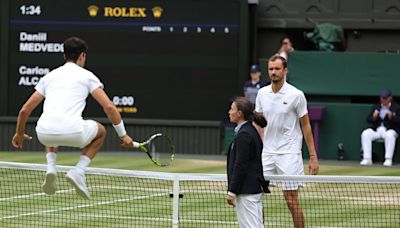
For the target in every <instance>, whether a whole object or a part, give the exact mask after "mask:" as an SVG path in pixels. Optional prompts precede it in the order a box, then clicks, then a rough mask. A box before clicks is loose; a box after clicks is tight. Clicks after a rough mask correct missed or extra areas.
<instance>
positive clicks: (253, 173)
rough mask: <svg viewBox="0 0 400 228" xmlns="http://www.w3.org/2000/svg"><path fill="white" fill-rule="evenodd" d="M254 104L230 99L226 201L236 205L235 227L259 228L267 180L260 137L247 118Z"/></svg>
mask: <svg viewBox="0 0 400 228" xmlns="http://www.w3.org/2000/svg"><path fill="white" fill-rule="evenodd" d="M253 115H254V107H253V105H252V104H251V102H250V101H249V100H248V99H246V98H245V97H237V98H235V99H234V100H233V102H232V104H231V108H230V110H229V119H230V121H231V122H232V123H235V124H236V128H235V138H234V139H233V141H232V143H231V145H230V146H229V150H228V156H227V172H228V195H227V198H226V199H227V203H228V204H229V205H232V206H237V207H236V212H237V218H238V222H239V227H241V228H247V227H254V228H263V227H264V224H263V206H262V197H263V193H262V192H263V191H264V192H269V191H268V182H267V181H265V179H264V177H263V173H262V165H261V151H262V147H263V144H262V140H261V138H260V136H259V135H258V132H257V130H256V128H255V127H254V126H253V123H252V122H251V121H250V120H251V119H252V118H253Z"/></svg>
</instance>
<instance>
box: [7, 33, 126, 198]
mask: <svg viewBox="0 0 400 228" xmlns="http://www.w3.org/2000/svg"><path fill="white" fill-rule="evenodd" d="M87 49H88V47H87V45H86V42H85V41H84V40H82V39H80V38H78V37H71V38H68V39H66V40H65V41H64V58H65V61H66V63H65V64H64V65H63V66H60V67H58V68H57V69H54V70H53V71H51V72H50V73H48V74H46V75H45V76H44V77H43V78H41V79H40V81H39V83H38V84H37V85H36V87H35V92H33V94H32V95H31V96H30V97H29V99H28V100H27V101H26V103H25V104H24V105H23V106H22V108H21V110H20V111H19V115H18V119H17V126H16V133H15V135H14V137H13V139H12V144H13V146H14V147H15V148H22V144H23V141H24V140H30V139H32V137H30V136H29V135H27V134H25V125H26V121H27V119H28V117H29V116H30V114H31V112H32V111H33V110H34V109H35V108H36V107H37V106H38V105H39V104H40V103H41V102H42V101H43V100H44V104H43V113H42V114H41V116H40V118H39V120H38V121H37V125H36V133H37V137H38V140H39V141H40V142H41V143H42V144H43V145H44V146H45V147H46V159H47V172H46V176H45V180H44V183H43V185H42V189H43V191H44V192H45V193H46V194H49V195H53V194H55V193H56V190H57V186H56V179H57V169H56V153H57V151H58V147H59V146H69V147H78V148H82V155H81V156H80V160H79V161H78V163H77V164H76V166H75V167H74V168H73V169H71V170H69V171H68V172H67V174H66V179H67V181H68V182H70V183H71V184H72V185H73V186H74V187H75V190H76V192H77V194H79V195H80V196H82V197H84V198H86V199H89V198H90V193H89V190H88V188H87V186H86V180H85V169H86V168H87V167H88V166H89V163H90V162H91V160H92V159H93V158H94V156H95V155H96V153H97V151H98V150H99V149H100V148H101V146H102V144H103V142H104V139H105V136H106V129H105V127H104V126H103V125H101V124H100V123H98V122H96V121H94V120H84V119H83V117H82V112H83V110H84V108H85V106H86V98H87V97H88V95H89V94H91V95H92V97H93V98H94V99H95V100H96V101H97V102H98V103H99V104H100V105H101V106H102V107H103V110H104V112H105V113H106V115H107V117H108V119H109V120H110V122H111V123H112V124H113V126H114V128H115V130H116V132H117V134H118V136H119V137H120V140H121V143H122V146H123V147H126V148H129V147H132V146H133V141H132V139H131V137H130V136H129V135H128V134H126V130H125V126H124V123H123V121H122V119H121V115H120V113H119V112H118V110H117V108H116V107H115V105H114V103H113V102H112V101H111V100H110V99H109V97H108V95H107V94H106V93H105V91H104V90H103V84H102V83H101V82H100V80H99V79H98V78H97V77H96V76H95V75H94V74H93V73H92V72H90V71H88V70H86V69H84V68H83V67H84V65H85V61H86V52H87Z"/></svg>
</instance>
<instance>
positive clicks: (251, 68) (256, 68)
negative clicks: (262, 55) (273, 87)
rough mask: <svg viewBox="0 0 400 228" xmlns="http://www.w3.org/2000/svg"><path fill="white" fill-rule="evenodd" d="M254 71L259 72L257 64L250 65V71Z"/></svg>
mask: <svg viewBox="0 0 400 228" xmlns="http://www.w3.org/2000/svg"><path fill="white" fill-rule="evenodd" d="M256 72H261V69H260V67H259V66H258V65H252V66H251V67H250V73H256Z"/></svg>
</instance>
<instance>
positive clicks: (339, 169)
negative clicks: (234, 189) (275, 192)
mask: <svg viewBox="0 0 400 228" xmlns="http://www.w3.org/2000/svg"><path fill="white" fill-rule="evenodd" d="M225 158H226V157H225V156H213V155H211V156H207V155H202V156H200V155H192V156H190V155H180V154H177V155H176V157H175V160H174V162H173V164H172V165H171V166H169V167H157V166H155V165H153V163H152V162H151V161H150V160H149V159H148V158H147V156H146V155H145V154H144V153H132V152H128V151H127V152H126V153H124V152H118V153H111V152H109V153H107V152H99V153H98V154H97V156H96V157H95V158H94V159H93V161H92V163H91V165H90V167H96V168H112V169H127V170H143V171H156V172H177V173H222V174H225V173H226V162H225ZM78 159H79V152H62V151H61V152H59V153H58V154H57V164H59V165H75V163H76V162H77V161H78ZM0 161H9V162H24V163H40V164H45V163H46V158H45V154H44V152H20V151H14V152H0ZM307 162H308V161H307V160H304V164H305V167H304V170H305V172H306V173H307V170H308V168H307ZM319 174H320V175H346V176H400V165H399V164H394V165H393V166H392V167H383V166H382V164H380V163H376V164H374V165H372V166H360V165H359V162H357V161H324V160H321V161H320V172H319Z"/></svg>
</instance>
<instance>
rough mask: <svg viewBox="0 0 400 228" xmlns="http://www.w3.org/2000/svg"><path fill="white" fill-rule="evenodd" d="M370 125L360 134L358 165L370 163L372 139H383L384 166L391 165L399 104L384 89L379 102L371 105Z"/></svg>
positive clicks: (399, 127) (399, 112) (368, 120)
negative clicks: (360, 151)
mask: <svg viewBox="0 0 400 228" xmlns="http://www.w3.org/2000/svg"><path fill="white" fill-rule="evenodd" d="M367 122H368V123H369V124H371V125H372V126H371V127H370V128H368V129H365V130H364V131H363V132H362V134H361V146H362V150H363V160H362V161H361V162H360V165H372V141H374V140H377V139H383V140H384V143H385V162H384V163H383V165H384V166H392V158H393V154H394V149H395V146H396V139H397V137H398V135H399V130H400V105H399V104H398V103H396V102H394V101H393V97H392V92H391V91H390V90H389V89H384V90H382V91H381V93H380V102H378V103H377V104H374V105H373V106H372V110H371V112H370V113H369V115H368V117H367Z"/></svg>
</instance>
